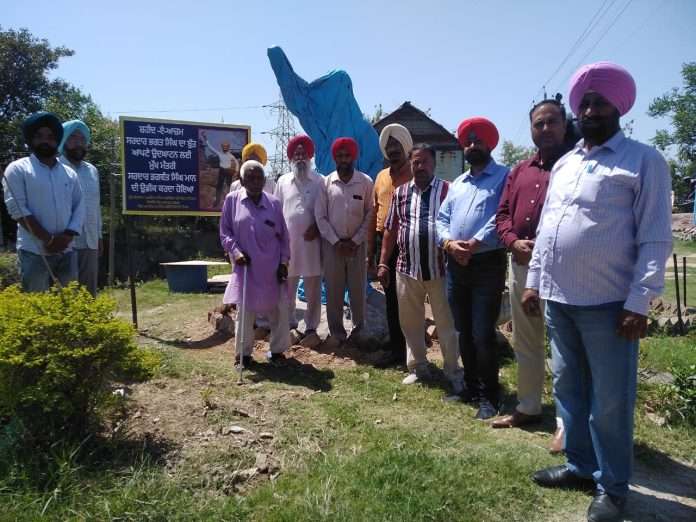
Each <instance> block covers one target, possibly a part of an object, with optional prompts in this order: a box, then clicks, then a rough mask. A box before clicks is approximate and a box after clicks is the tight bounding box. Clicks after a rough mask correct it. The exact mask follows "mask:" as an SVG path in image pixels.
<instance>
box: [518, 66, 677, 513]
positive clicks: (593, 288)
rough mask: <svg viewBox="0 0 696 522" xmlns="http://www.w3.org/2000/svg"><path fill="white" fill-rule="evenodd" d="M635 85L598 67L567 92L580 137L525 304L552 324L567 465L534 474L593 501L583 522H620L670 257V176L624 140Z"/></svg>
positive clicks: (548, 209) (551, 208) (535, 259)
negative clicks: (639, 386) (643, 361)
mask: <svg viewBox="0 0 696 522" xmlns="http://www.w3.org/2000/svg"><path fill="white" fill-rule="evenodd" d="M635 96H636V87H635V83H634V81H633V78H631V75H630V74H629V73H628V72H627V71H626V70H625V69H624V68H622V67H620V66H618V65H615V64H612V63H608V62H599V63H595V64H592V65H586V66H584V67H582V68H581V69H580V70H579V71H578V72H576V73H575V74H574V75H573V78H572V79H571V83H570V105H571V107H572V109H573V112H575V114H576V115H577V117H578V121H579V123H580V130H581V132H582V135H583V138H584V139H583V140H581V141H580V142H579V143H578V144H577V145H576V147H575V148H574V149H573V150H571V151H570V152H569V153H568V154H566V155H565V156H563V157H562V158H561V159H559V160H558V161H557V162H556V164H555V165H554V168H553V171H552V173H551V182H550V185H549V188H548V193H547V196H546V202H545V204H544V208H543V210H542V214H541V218H540V223H539V228H538V231H537V240H536V243H535V246H534V250H533V253H532V259H531V261H530V263H529V271H528V274H527V284H526V287H527V288H526V290H525V292H524V294H523V296H522V304H523V306H524V307H525V310H526V312H527V313H530V314H535V313H536V314H538V313H539V308H540V307H539V304H540V301H539V300H540V299H544V300H545V310H544V314H545V319H546V325H547V328H548V334H549V339H550V341H551V350H552V356H553V370H554V372H553V373H554V394H555V397H556V404H557V408H558V411H559V413H560V414H561V417H562V418H563V424H564V426H565V429H566V442H565V452H566V457H567V462H566V464H564V465H562V466H554V467H552V468H547V469H543V470H540V471H537V472H536V473H535V474H534V475H533V479H534V481H535V482H536V483H537V484H539V485H541V486H544V487H557V488H575V489H589V490H594V491H595V496H594V499H593V500H592V503H591V504H590V507H589V510H588V513H587V518H588V520H590V521H595V522H597V521H608V520H619V519H620V517H621V512H622V510H623V508H624V505H625V502H626V496H627V494H628V484H629V481H630V479H631V468H632V460H633V410H634V405H635V401H636V380H637V378H636V374H637V368H638V340H639V339H640V338H641V337H644V336H645V333H646V329H647V315H648V310H649V308H650V301H651V300H652V299H653V298H655V297H656V296H658V295H659V294H661V293H662V291H663V289H664V276H665V265H666V261H667V258H668V257H669V254H670V252H671V250H672V230H671V224H672V216H671V203H670V192H671V183H670V175H669V169H668V167H667V163H666V162H665V160H664V158H663V157H662V156H661V155H660V153H659V152H657V150H655V149H654V148H653V147H650V146H648V145H644V144H642V143H638V142H637V141H633V140H632V139H630V138H627V137H626V136H624V134H623V132H622V131H621V125H620V122H619V118H620V117H621V116H622V115H624V114H626V113H627V112H628V111H629V109H630V108H631V106H632V105H633V102H634V100H635Z"/></svg>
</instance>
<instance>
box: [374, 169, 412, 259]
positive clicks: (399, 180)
mask: <svg viewBox="0 0 696 522" xmlns="http://www.w3.org/2000/svg"><path fill="white" fill-rule="evenodd" d="M411 178H413V173H412V172H411V163H410V162H408V161H407V162H406V163H405V164H404V166H403V167H401V170H400V171H399V173H398V175H397V176H395V177H392V175H391V167H387V168H386V169H383V170H381V171H380V172H379V174H377V177H376V178H375V188H374V196H373V197H374V202H375V211H374V213H373V218H372V220H373V222H372V224H371V226H370V227H369V229H368V247H369V249H370V251H369V252H372V253H374V245H375V234H376V233H377V232H383V231H384V222H385V220H386V219H387V213H388V212H389V205H390V204H391V198H392V194H394V190H395V189H396V187H399V186H401V185H403V184H404V183H408V182H409V181H411Z"/></svg>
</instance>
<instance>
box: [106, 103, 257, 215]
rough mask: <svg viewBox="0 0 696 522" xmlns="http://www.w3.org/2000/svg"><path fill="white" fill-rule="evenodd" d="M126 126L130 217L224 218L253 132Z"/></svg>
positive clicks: (186, 125) (140, 122)
mask: <svg viewBox="0 0 696 522" xmlns="http://www.w3.org/2000/svg"><path fill="white" fill-rule="evenodd" d="M120 123H121V144H122V146H121V154H122V158H123V162H122V165H123V212H124V214H140V215H182V216H214V215H219V214H220V211H221V210H222V205H223V203H224V201H225V196H226V195H227V193H228V192H229V190H230V186H231V185H232V183H234V181H235V180H237V179H238V177H239V167H240V165H239V161H240V160H239V158H240V157H241V152H242V149H243V148H244V146H245V145H246V144H247V143H248V142H249V139H250V135H251V129H250V127H248V126H244V125H227V124H215V123H197V122H187V121H174V120H159V119H149V118H135V117H126V116H124V117H121V118H120Z"/></svg>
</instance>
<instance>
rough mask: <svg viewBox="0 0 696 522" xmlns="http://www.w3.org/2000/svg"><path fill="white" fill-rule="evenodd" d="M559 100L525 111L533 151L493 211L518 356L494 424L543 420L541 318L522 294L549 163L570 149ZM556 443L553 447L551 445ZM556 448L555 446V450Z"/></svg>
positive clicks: (559, 438) (558, 447) (513, 174)
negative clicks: (504, 408) (512, 389)
mask: <svg viewBox="0 0 696 522" xmlns="http://www.w3.org/2000/svg"><path fill="white" fill-rule="evenodd" d="M557 98H558V99H549V100H543V101H542V102H540V103H538V104H536V105H535V106H534V107H532V110H531V111H530V113H529V119H530V122H531V131H532V141H533V142H534V144H535V145H536V146H537V153H536V154H535V155H534V156H533V157H532V158H530V159H528V160H525V161H522V162H520V163H518V164H517V165H516V166H515V167H514V168H513V169H512V171H511V172H510V175H509V176H508V179H507V183H506V185H505V189H504V191H503V195H502V197H501V199H500V206H499V208H498V213H497V215H496V220H495V222H496V228H497V230H498V234H499V236H500V239H501V240H502V241H503V243H505V246H506V247H507V248H508V250H509V251H510V252H511V253H512V263H511V265H510V272H511V277H510V279H511V281H512V289H511V292H510V304H511V308H512V328H513V330H512V344H513V347H514V349H515V355H516V357H517V367H518V370H517V381H518V382H517V400H518V405H517V408H516V409H515V411H514V412H513V413H512V414H511V415H506V416H504V417H501V418H500V419H498V420H496V421H494V422H493V424H492V426H493V427H494V428H513V427H518V426H524V425H526V424H530V423H534V422H538V421H540V420H541V394H542V391H543V388H544V366H545V350H544V321H543V318H542V317H541V316H537V317H531V316H528V315H526V314H525V313H524V310H523V309H522V304H521V301H522V293H523V292H524V288H525V284H526V280H527V265H528V264H529V260H530V258H531V257H532V249H533V248H534V238H535V237H536V228H537V225H538V224H539V217H540V215H541V208H542V206H543V203H544V199H545V198H546V189H547V187H548V185H549V174H550V171H551V168H552V167H553V165H554V163H555V162H556V160H558V158H560V157H561V156H562V155H563V154H565V152H566V151H567V150H568V148H567V147H566V145H565V144H564V138H565V133H566V114H565V109H564V108H563V105H562V104H561V103H560V96H558V97H557ZM562 442H563V436H562V428H560V427H559V429H558V430H557V431H556V435H554V442H553V443H552V447H551V450H552V451H554V450H556V451H560V450H561V449H562ZM554 446H556V447H554ZM554 452H555V451H554Z"/></svg>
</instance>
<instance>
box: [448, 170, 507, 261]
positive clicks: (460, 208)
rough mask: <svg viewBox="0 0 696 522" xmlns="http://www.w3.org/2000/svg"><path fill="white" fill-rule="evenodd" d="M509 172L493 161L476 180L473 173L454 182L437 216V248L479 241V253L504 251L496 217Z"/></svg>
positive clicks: (465, 174)
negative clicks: (451, 242)
mask: <svg viewBox="0 0 696 522" xmlns="http://www.w3.org/2000/svg"><path fill="white" fill-rule="evenodd" d="M509 171H510V169H508V168H507V167H505V166H504V165H498V164H497V163H496V162H495V160H493V159H492V160H491V161H490V162H489V163H488V165H486V168H484V169H483V171H482V172H480V173H479V174H478V175H477V176H472V175H471V171H470V170H469V171H466V172H465V173H464V174H462V175H461V176H459V177H458V178H457V179H455V180H454V181H453V182H452V184H451V185H450V187H449V192H448V193H447V197H446V198H445V201H443V202H442V206H441V207H440V212H439V214H438V216H437V236H438V244H439V245H440V246H443V244H444V242H445V240H447V239H461V240H464V241H468V240H470V239H477V240H478V241H480V242H481V243H482V244H481V245H479V249H478V250H477V253H483V252H487V251H489V250H497V249H499V248H503V244H502V243H501V242H500V239H499V238H498V233H497V232H496V229H495V215H496V211H497V210H498V203H499V202H500V196H501V195H502V193H503V188H504V187H505V180H506V179H507V175H508V172H509Z"/></svg>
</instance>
